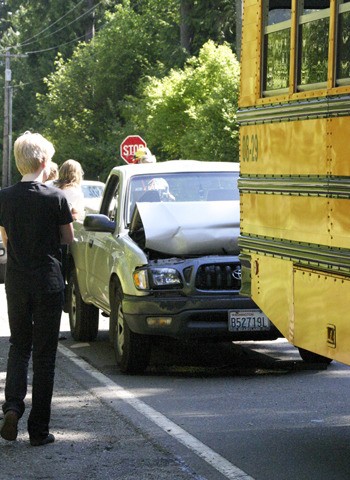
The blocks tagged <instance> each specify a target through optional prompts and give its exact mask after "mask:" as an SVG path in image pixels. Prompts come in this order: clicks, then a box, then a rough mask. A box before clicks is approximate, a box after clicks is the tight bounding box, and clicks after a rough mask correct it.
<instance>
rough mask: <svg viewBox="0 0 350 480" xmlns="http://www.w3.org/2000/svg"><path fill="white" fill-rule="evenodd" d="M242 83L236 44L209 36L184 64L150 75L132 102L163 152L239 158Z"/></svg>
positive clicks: (137, 120)
mask: <svg viewBox="0 0 350 480" xmlns="http://www.w3.org/2000/svg"><path fill="white" fill-rule="evenodd" d="M238 88H239V63H238V61H237V59H236V57H235V55H234V54H233V52H232V50H231V49H230V47H229V46H228V45H221V46H217V45H215V44H214V42H212V41H209V42H207V43H206V44H205V45H204V46H203V47H202V49H201V50H200V52H199V55H198V57H192V58H191V59H189V60H188V61H187V63H186V65H185V67H184V68H183V69H173V70H172V71H171V72H170V74H169V75H168V76H166V77H164V78H162V79H158V78H156V77H153V78H151V79H149V81H148V82H147V84H146V86H145V87H144V88H143V91H142V93H141V96H140V97H141V98H140V99H134V100H132V99H131V100H130V103H129V105H128V107H127V108H128V112H129V114H130V120H131V121H132V122H134V124H135V128H138V130H140V131H142V132H143V134H144V135H145V137H146V138H147V141H148V144H149V146H151V147H152V148H153V149H154V150H156V151H157V154H158V156H160V158H165V157H170V158H185V159H200V160H221V161H235V160H238V131H237V124H236V110H237V102H238ZM135 112H136V114H135Z"/></svg>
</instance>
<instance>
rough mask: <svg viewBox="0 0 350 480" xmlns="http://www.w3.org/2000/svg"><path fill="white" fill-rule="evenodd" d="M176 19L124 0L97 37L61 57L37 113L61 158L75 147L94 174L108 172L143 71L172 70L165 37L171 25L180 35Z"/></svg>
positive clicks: (76, 153) (145, 73) (179, 53)
mask: <svg viewBox="0 0 350 480" xmlns="http://www.w3.org/2000/svg"><path fill="white" fill-rule="evenodd" d="M172 3H173V4H174V5H175V2H172ZM170 4H171V2H170V1H168V6H169V5H170ZM173 12H174V15H175V12H176V9H173ZM168 17H169V14H168ZM146 18H147V22H146ZM172 23H173V18H172V17H171V16H170V20H168V21H166V20H165V19H164V16H160V17H159V16H158V15H157V14H154V15H153V16H152V17H150V12H149V11H148V12H147V15H145V14H143V13H142V12H141V13H138V12H135V11H134V9H133V8H131V7H130V6H129V5H128V2H125V4H123V5H119V6H118V7H117V9H116V11H115V13H113V14H109V15H108V21H107V23H106V24H105V27H104V28H103V30H101V31H100V33H99V35H97V36H96V37H95V39H94V41H93V42H91V43H90V44H87V45H82V46H81V47H80V48H78V49H77V50H76V51H75V53H74V54H73V56H72V58H71V59H69V60H68V61H65V60H64V59H62V58H61V59H60V60H59V61H57V64H56V71H55V73H53V74H52V75H50V76H49V78H48V80H47V84H48V93H47V95H45V96H41V97H40V103H39V113H40V118H41V119H43V120H44V119H45V121H46V128H45V132H46V133H47V134H48V135H49V136H50V138H52V139H53V140H54V141H55V143H56V144H57V153H58V160H59V161H60V160H63V159H65V158H66V157H67V156H71V155H72V152H74V155H75V157H76V158H77V159H78V160H80V161H82V162H83V163H84V169H85V171H87V172H88V174H90V175H94V176H96V174H97V172H98V173H99V174H101V172H102V176H103V173H104V174H105V175H106V173H107V172H108V171H109V169H110V168H111V166H112V165H114V164H116V163H117V161H118V158H119V157H118V146H119V144H120V142H121V141H122V139H123V138H124V136H125V135H126V134H127V133H128V131H127V125H125V120H124V118H123V115H122V105H123V99H124V97H125V96H126V95H133V94H134V93H135V91H136V87H137V85H138V82H139V80H140V78H142V77H143V76H147V75H154V74H155V73H157V74H158V75H160V74H164V73H165V72H167V71H168V70H169V66H170V64H169V50H168V47H167V45H169V44H168V43H167V42H165V41H164V37H169V35H170V31H171V30H172V31H173V35H176V32H175V31H174V27H173V25H172ZM175 55H176V51H175V50H174V48H173V57H175ZM180 57H181V51H180V50H179V51H178V58H179V59H180ZM173 62H175V59H174V58H172V63H173ZM82 86H83V88H82ZM73 147H74V148H73Z"/></svg>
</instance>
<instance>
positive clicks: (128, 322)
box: [67, 160, 280, 373]
mask: <svg viewBox="0 0 350 480" xmlns="http://www.w3.org/2000/svg"><path fill="white" fill-rule="evenodd" d="M238 173H239V164H236V163H229V162H227V163H226V162H200V161H191V160H172V161H167V162H162V163H154V164H141V165H123V166H119V167H115V168H113V169H112V171H111V172H110V175H109V177H108V179H107V182H106V187H105V190H104V193H103V197H102V202H101V206H100V210H99V212H98V213H93V214H89V215H86V217H85V219H84V222H75V224H74V231H75V241H74V243H73V244H72V246H71V247H70V251H69V256H68V268H67V272H68V275H67V277H68V278H67V285H68V288H67V291H68V295H67V298H68V307H67V308H68V312H69V319H70V327H71V333H72V336H73V338H74V339H75V340H78V341H91V340H94V339H95V338H96V336H97V333H98V323H99V313H100V312H101V313H102V314H103V315H105V316H108V317H109V338H110V342H111V343H112V344H113V346H114V350H115V355H116V361H117V364H118V365H119V367H120V369H121V371H122V372H125V373H142V372H143V371H144V370H145V369H146V368H147V366H148V363H149V360H150V354H151V349H152V344H153V342H154V341H156V337H171V338H176V339H180V340H191V339H197V340H198V341H202V340H203V341H208V340H210V341H216V340H219V341H234V340H267V339H268V340H272V339H275V338H277V337H279V336H280V334H279V332H278V330H277V329H276V328H275V327H274V325H273V324H272V323H271V322H270V321H269V319H268V318H267V317H266V316H265V315H264V313H263V312H262V311H261V310H259V309H258V308H257V306H256V305H255V303H254V302H253V301H252V300H251V299H250V298H248V297H242V296H240V295H239V290H240V286H241V266H240V262H239V259H238V247H237V237H238V235H239V213H240V205H239V194H238V187H237V179H238Z"/></svg>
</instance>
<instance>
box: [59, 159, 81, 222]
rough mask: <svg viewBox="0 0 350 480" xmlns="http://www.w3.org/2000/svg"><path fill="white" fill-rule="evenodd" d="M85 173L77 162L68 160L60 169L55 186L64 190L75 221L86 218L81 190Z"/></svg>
mask: <svg viewBox="0 0 350 480" xmlns="http://www.w3.org/2000/svg"><path fill="white" fill-rule="evenodd" d="M83 176H84V172H83V169H82V167H81V165H80V163H79V162H77V161H76V160H72V159H69V160H66V161H65V162H64V163H63V164H62V165H61V167H60V169H59V172H58V179H57V180H56V181H55V182H54V186H55V187H57V188H59V189H61V190H63V193H64V194H65V196H66V198H67V200H68V203H69V205H70V208H71V212H72V216H73V219H74V220H83V218H84V195H83V191H82V189H81V182H82V180H83Z"/></svg>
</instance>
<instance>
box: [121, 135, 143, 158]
mask: <svg viewBox="0 0 350 480" xmlns="http://www.w3.org/2000/svg"><path fill="white" fill-rule="evenodd" d="M146 146H147V143H146V142H145V141H144V139H143V138H141V137H140V136H139V135H128V136H127V137H126V138H124V140H123V141H122V143H121V144H120V156H121V157H122V159H123V160H124V162H126V163H135V162H134V155H135V152H137V150H138V149H139V148H142V147H146Z"/></svg>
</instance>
